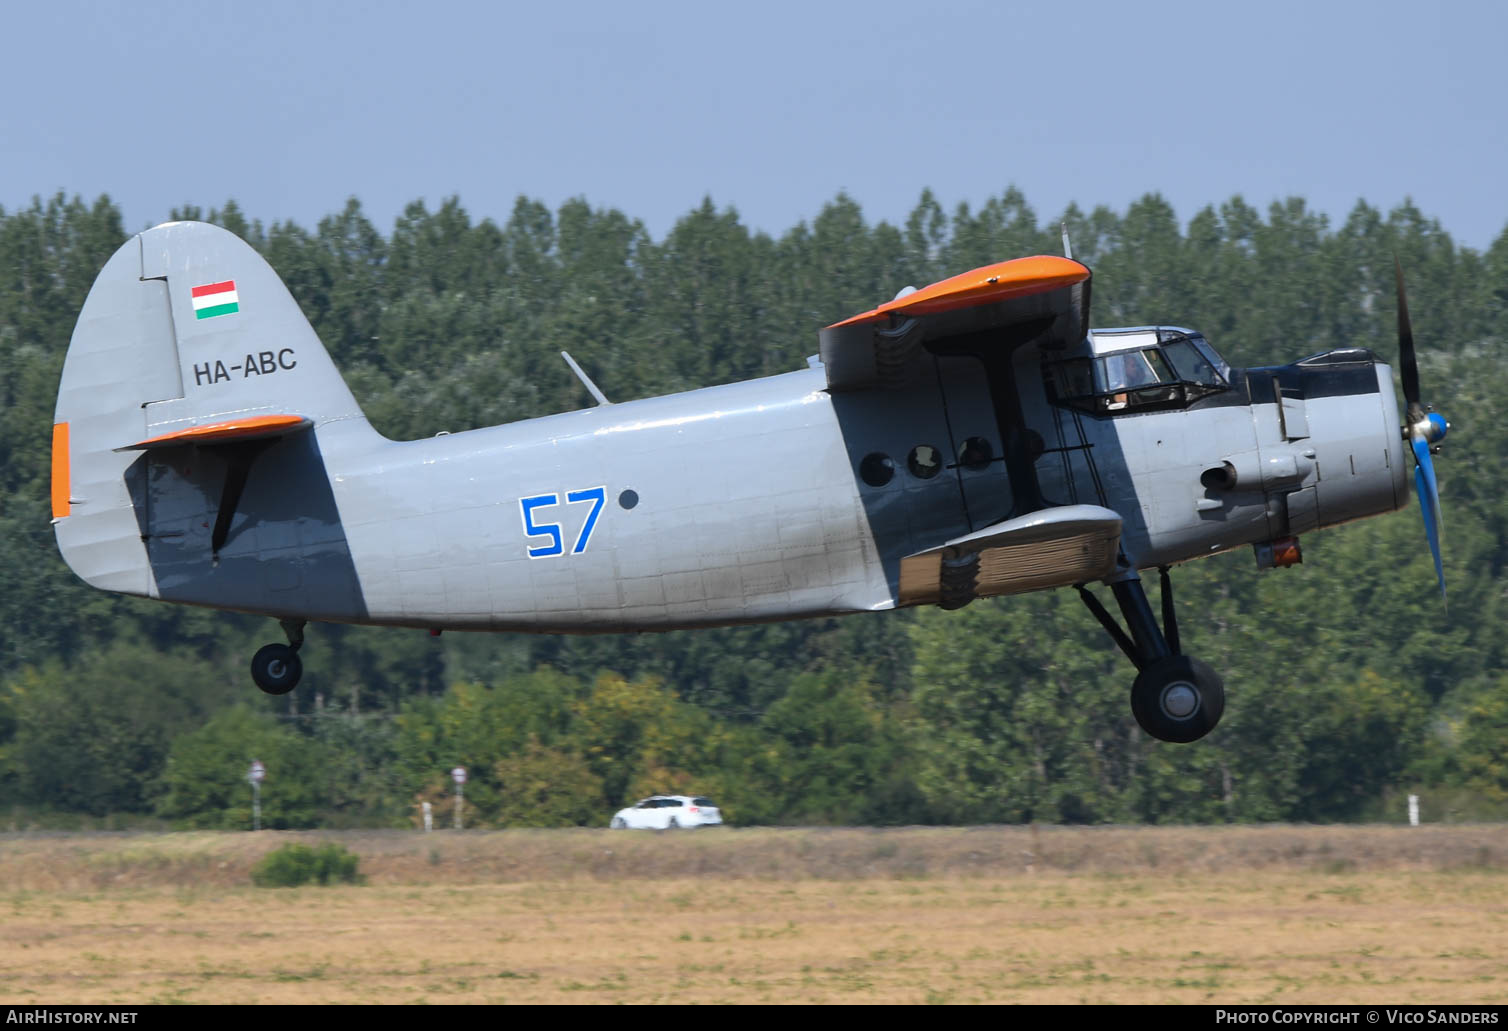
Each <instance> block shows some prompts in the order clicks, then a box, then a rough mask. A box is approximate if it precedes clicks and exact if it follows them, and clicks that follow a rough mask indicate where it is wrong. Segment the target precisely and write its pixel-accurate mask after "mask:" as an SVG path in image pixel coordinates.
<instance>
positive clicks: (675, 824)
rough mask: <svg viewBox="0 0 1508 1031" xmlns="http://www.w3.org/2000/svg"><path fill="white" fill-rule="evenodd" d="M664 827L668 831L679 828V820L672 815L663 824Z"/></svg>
mask: <svg viewBox="0 0 1508 1031" xmlns="http://www.w3.org/2000/svg"><path fill="white" fill-rule="evenodd" d="M665 829H666V830H668V831H678V830H680V829H681V822H680V821H679V820H677V819H676V818H675V817H674V816H672V817H671V818H670V822H669V823H667V824H666V825H665Z"/></svg>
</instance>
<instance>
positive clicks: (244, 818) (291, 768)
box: [157, 706, 330, 830]
mask: <svg viewBox="0 0 1508 1031" xmlns="http://www.w3.org/2000/svg"><path fill="white" fill-rule="evenodd" d="M253 760H260V761H261V762H262V764H263V765H264V766H265V767H266V769H267V779H266V780H265V781H264V782H263V784H262V791H261V794H262V826H264V827H268V828H274V829H279V828H298V827H313V826H316V825H317V824H318V823H319V822H320V821H319V816H320V810H321V809H322V808H323V806H324V805H325V802H326V799H327V798H328V797H329V796H328V790H327V789H328V784H329V773H330V768H329V765H328V762H327V754H326V750H325V749H324V748H322V747H321V746H320V744H319V742H317V741H313V740H310V739H309V738H307V737H304V736H303V735H301V734H299V733H298V732H296V731H293V730H289V729H287V728H285V727H283V726H281V725H279V723H278V722H277V721H276V720H275V719H273V718H272V717H271V716H268V715H267V714H265V713H259V712H255V711H253V710H251V709H249V708H247V707H245V706H237V707H235V708H233V709H227V710H225V711H223V712H221V713H219V714H217V715H215V716H214V717H212V718H211V719H210V720H209V721H208V722H207V723H205V724H204V725H203V726H202V727H200V728H199V729H197V730H193V731H190V732H189V733H186V734H182V735H180V736H179V737H177V738H176V739H174V740H173V743H172V749H171V751H170V752H169V754H168V760H167V767H166V769H165V771H164V772H163V775H162V791H161V794H160V795H159V797H158V800H157V812H158V815H160V816H162V817H164V818H166V819H170V820H176V821H178V822H179V823H181V824H182V825H183V826H185V827H195V828H206V829H216V830H243V829H250V828H251V825H252V790H251V784H250V783H249V782H248V781H247V779H246V775H247V771H248V770H249V769H250V768H251V763H252V761H253Z"/></svg>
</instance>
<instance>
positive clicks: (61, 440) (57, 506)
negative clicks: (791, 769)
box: [52, 422, 73, 519]
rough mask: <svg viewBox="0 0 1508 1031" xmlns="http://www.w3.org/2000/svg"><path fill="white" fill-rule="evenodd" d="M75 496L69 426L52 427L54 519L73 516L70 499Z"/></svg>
mask: <svg viewBox="0 0 1508 1031" xmlns="http://www.w3.org/2000/svg"><path fill="white" fill-rule="evenodd" d="M72 494H73V480H72V471H71V470H70V468H69V465H68V424H67V423H66V422H59V423H54V424H53V427H52V517H53V518H54V519H62V518H63V517H64V516H67V515H72V514H73V505H72V504H71V503H70V501H69V498H70V496H71V495H72Z"/></svg>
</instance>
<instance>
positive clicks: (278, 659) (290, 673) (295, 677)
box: [251, 644, 304, 695]
mask: <svg viewBox="0 0 1508 1031" xmlns="http://www.w3.org/2000/svg"><path fill="white" fill-rule="evenodd" d="M303 675H304V664H303V662H302V661H301V660H300V659H299V657H298V652H296V651H294V650H293V649H292V648H290V647H288V646H287V645H286V644H264V645H263V646H262V647H261V648H258V649H257V653H256V654H255V655H253V656H252V657H251V679H252V680H254V681H256V685H257V686H258V687H260V688H261V689H262V690H263V691H265V692H267V693H268V694H275V695H281V694H287V693H288V692H289V691H292V690H293V689H294V688H295V687H297V686H298V682H299V678H300V677H302V676H303Z"/></svg>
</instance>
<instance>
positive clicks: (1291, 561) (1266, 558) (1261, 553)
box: [1252, 537, 1304, 569]
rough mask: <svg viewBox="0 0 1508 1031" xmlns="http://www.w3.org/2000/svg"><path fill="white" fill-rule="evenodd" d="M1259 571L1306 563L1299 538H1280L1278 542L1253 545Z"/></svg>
mask: <svg viewBox="0 0 1508 1031" xmlns="http://www.w3.org/2000/svg"><path fill="white" fill-rule="evenodd" d="M1252 550H1253V551H1254V552H1255V553H1256V556H1257V568H1258V569H1283V568H1286V567H1288V566H1296V565H1298V564H1299V563H1301V562H1303V561H1304V555H1303V552H1302V551H1301V550H1300V549H1299V539H1298V538H1297V537H1279V538H1278V539H1277V540H1272V541H1264V542H1263V543H1261V544H1253V545H1252Z"/></svg>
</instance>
